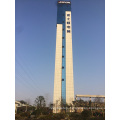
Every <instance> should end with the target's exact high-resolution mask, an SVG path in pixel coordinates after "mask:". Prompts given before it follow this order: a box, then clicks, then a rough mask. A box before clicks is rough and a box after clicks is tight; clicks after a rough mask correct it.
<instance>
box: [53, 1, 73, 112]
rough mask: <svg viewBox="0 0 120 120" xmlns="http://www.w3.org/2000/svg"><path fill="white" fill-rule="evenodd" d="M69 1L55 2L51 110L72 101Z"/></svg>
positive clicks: (54, 110) (55, 110) (55, 109)
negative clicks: (52, 104)
mask: <svg viewBox="0 0 120 120" xmlns="http://www.w3.org/2000/svg"><path fill="white" fill-rule="evenodd" d="M71 22H72V21H71V2H68V1H58V2H57V25H56V28H57V29H56V56H55V76H54V97H53V103H54V106H55V107H54V108H53V112H54V113H56V112H59V111H60V110H57V108H58V107H60V104H61V102H62V103H63V104H72V101H74V82H73V54H72V24H71Z"/></svg>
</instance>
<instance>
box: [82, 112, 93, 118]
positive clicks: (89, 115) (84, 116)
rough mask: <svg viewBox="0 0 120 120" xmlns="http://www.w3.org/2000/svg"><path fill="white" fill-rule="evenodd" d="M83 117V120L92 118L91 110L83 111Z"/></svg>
mask: <svg viewBox="0 0 120 120" xmlns="http://www.w3.org/2000/svg"><path fill="white" fill-rule="evenodd" d="M81 116H82V117H83V118H90V117H91V116H92V112H91V111H90V110H84V111H82V113H81Z"/></svg>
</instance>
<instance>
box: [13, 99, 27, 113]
mask: <svg viewBox="0 0 120 120" xmlns="http://www.w3.org/2000/svg"><path fill="white" fill-rule="evenodd" d="M20 107H25V109H26V107H27V104H26V103H24V102H22V101H15V113H17V109H18V108H20Z"/></svg>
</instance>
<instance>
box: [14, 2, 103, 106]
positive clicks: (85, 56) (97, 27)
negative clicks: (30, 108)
mask: <svg viewBox="0 0 120 120" xmlns="http://www.w3.org/2000/svg"><path fill="white" fill-rule="evenodd" d="M56 1H57V0H16V1H15V99H16V100H26V101H28V100H29V101H30V103H31V104H33V103H34V100H35V98H36V97H37V96H44V97H45V98H46V102H47V103H49V102H52V100H53V88H54V71H55V47H56V22H57V5H56ZM71 2H72V3H71V7H72V43H73V73H74V93H75V95H76V94H85V95H86V94H90V95H105V1H104V0H72V1H71Z"/></svg>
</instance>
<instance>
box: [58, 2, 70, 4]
mask: <svg viewBox="0 0 120 120" xmlns="http://www.w3.org/2000/svg"><path fill="white" fill-rule="evenodd" d="M60 3H62V4H71V2H70V1H58V4H60Z"/></svg>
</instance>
